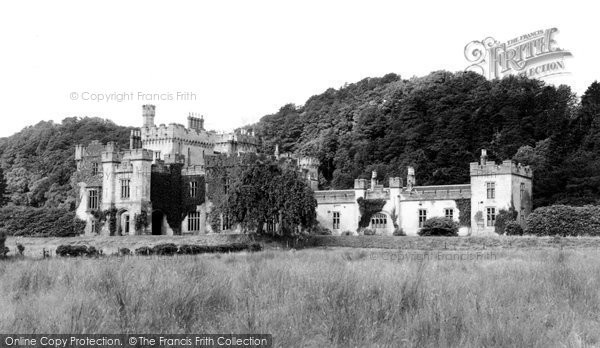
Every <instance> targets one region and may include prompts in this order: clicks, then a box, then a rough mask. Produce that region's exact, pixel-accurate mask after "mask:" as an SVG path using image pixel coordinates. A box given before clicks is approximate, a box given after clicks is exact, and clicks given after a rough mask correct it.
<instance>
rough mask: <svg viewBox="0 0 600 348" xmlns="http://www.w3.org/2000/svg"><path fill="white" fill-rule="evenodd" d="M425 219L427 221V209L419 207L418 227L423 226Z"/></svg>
mask: <svg viewBox="0 0 600 348" xmlns="http://www.w3.org/2000/svg"><path fill="white" fill-rule="evenodd" d="M425 221H427V210H425V209H419V227H423V224H424V223H425Z"/></svg>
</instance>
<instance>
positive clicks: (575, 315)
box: [0, 248, 600, 347]
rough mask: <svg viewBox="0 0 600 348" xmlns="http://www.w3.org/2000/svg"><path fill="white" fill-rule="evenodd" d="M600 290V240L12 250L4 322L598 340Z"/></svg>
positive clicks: (94, 328) (282, 342)
mask: <svg viewBox="0 0 600 348" xmlns="http://www.w3.org/2000/svg"><path fill="white" fill-rule="evenodd" d="M478 255H479V256H478ZM461 259H462V260H461ZM599 289H600V254H599V253H597V252H596V250H595V249H582V250H566V249H565V250H560V249H558V248H546V249H524V250H503V249H498V250H494V251H489V250H487V251H482V250H473V251H468V250H462V251H460V250H455V251H445V250H440V251H431V252H429V253H428V254H424V252H422V251H418V250H382V249H350V248H333V249H329V250H321V249H305V250H300V251H281V250H267V251H264V252H258V253H239V254H223V255H215V254H212V255H199V256H178V257H161V258H156V257H155V258H150V257H127V258H118V257H105V258H101V259H61V258H51V259H46V260H36V259H20V260H19V259H15V258H12V259H11V260H8V261H4V262H0V308H2V310H1V311H0V333H22V334H23V333H33V332H35V333H241V332H247V333H271V334H273V337H274V344H275V346H278V347H279V346H281V347H290V346H291V347H300V346H309V347H323V346H338V347H364V346H418V347H422V346H430V347H438V346H454V347H456V346H471V347H475V346H477V347H481V346H488V347H489V346H502V347H505V346H515V347H524V346H528V347H529V346H539V347H547V346H582V345H598V344H600V317H599V316H600V314H599V313H600V298H599Z"/></svg>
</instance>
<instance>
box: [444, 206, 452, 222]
mask: <svg viewBox="0 0 600 348" xmlns="http://www.w3.org/2000/svg"><path fill="white" fill-rule="evenodd" d="M444 215H445V216H446V218H447V219H451V220H452V219H453V218H454V209H452V208H448V209H445V210H444Z"/></svg>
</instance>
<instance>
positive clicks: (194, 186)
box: [190, 181, 198, 198]
mask: <svg viewBox="0 0 600 348" xmlns="http://www.w3.org/2000/svg"><path fill="white" fill-rule="evenodd" d="M197 195H198V182H197V181H191V182H190V197H192V198H196V197H197Z"/></svg>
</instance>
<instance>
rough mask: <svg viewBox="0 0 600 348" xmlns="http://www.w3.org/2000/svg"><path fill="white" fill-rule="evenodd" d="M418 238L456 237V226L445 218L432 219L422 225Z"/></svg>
mask: <svg viewBox="0 0 600 348" xmlns="http://www.w3.org/2000/svg"><path fill="white" fill-rule="evenodd" d="M419 236H446V237H454V236H458V224H457V223H456V222H454V221H453V220H452V219H449V218H445V217H433V218H431V219H427V220H426V221H425V222H424V223H423V227H422V228H421V229H420V230H419Z"/></svg>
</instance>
